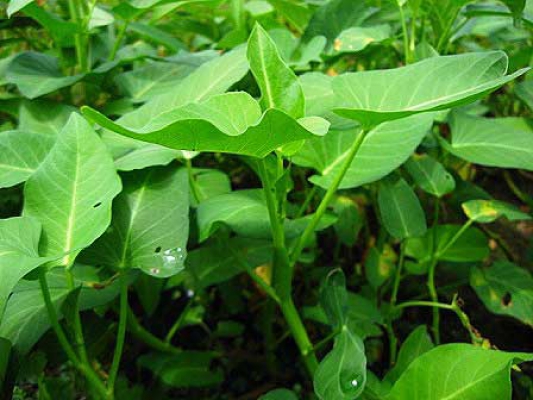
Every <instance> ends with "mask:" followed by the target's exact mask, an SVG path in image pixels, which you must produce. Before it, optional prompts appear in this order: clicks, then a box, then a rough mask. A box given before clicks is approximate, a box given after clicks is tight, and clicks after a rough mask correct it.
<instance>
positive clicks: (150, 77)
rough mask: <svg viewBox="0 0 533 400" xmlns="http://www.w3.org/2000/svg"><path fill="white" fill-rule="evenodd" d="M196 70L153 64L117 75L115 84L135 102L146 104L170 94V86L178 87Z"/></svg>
mask: <svg viewBox="0 0 533 400" xmlns="http://www.w3.org/2000/svg"><path fill="white" fill-rule="evenodd" d="M194 70H195V66H194V65H187V64H175V63H168V62H152V63H149V64H147V65H145V66H143V67H141V68H136V69H134V70H132V71H127V72H123V73H122V74H120V75H117V76H116V77H115V82H116V84H117V85H118V87H119V89H120V90H121V92H122V93H124V94H126V95H127V96H128V97H130V98H131V99H132V100H133V101H135V102H145V101H147V100H150V99H151V98H152V97H154V96H157V95H161V94H164V93H166V92H168V88H169V87H170V86H175V85H177V84H178V83H179V82H180V81H182V80H183V78H185V77H186V76H187V75H189V74H190V73H191V72H192V71H194Z"/></svg>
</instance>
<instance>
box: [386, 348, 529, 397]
mask: <svg viewBox="0 0 533 400" xmlns="http://www.w3.org/2000/svg"><path fill="white" fill-rule="evenodd" d="M515 360H518V361H530V360H533V356H532V355H530V354H526V353H505V352H503V351H494V350H485V349H482V348H480V347H474V346H472V345H469V344H447V345H443V346H438V347H436V348H434V349H433V350H430V351H428V352H427V353H425V354H423V355H421V356H420V357H418V358H417V359H416V360H415V361H414V362H413V363H412V364H411V365H410V366H409V368H407V370H406V371H405V373H404V374H403V375H402V376H401V377H400V379H399V380H398V381H397V382H396V384H395V385H394V386H393V388H392V391H391V393H390V395H389V396H388V397H387V399H390V400H404V399H424V400H445V399H446V400H465V399H501V400H510V399H511V379H510V369H511V366H512V365H513V364H514V362H515Z"/></svg>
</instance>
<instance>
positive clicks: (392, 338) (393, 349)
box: [386, 322, 398, 367]
mask: <svg viewBox="0 0 533 400" xmlns="http://www.w3.org/2000/svg"><path fill="white" fill-rule="evenodd" d="M386 330H387V336H388V337H389V365H390V366H391V367H392V366H394V364H396V356H397V353H398V338H397V337H396V335H395V334H394V328H393V326H392V322H391V323H388V324H387V325H386Z"/></svg>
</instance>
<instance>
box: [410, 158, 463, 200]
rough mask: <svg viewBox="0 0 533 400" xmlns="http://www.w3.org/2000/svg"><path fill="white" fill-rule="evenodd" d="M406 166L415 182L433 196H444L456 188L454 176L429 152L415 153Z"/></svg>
mask: <svg viewBox="0 0 533 400" xmlns="http://www.w3.org/2000/svg"><path fill="white" fill-rule="evenodd" d="M405 168H406V169H407V172H409V175H411V177H412V178H413V180H414V181H415V183H416V184H417V185H418V186H419V187H420V188H421V189H422V190H424V191H425V192H426V193H429V194H432V195H433V196H436V197H442V196H444V195H445V194H448V193H450V192H453V190H454V189H455V180H454V179H453V176H452V175H451V174H450V173H449V172H448V171H446V169H445V168H444V167H443V166H442V164H441V163H439V162H438V161H436V160H435V159H434V158H432V157H430V156H428V155H427V154H424V155H414V156H413V157H411V158H410V159H409V160H408V161H407V162H406V163H405Z"/></svg>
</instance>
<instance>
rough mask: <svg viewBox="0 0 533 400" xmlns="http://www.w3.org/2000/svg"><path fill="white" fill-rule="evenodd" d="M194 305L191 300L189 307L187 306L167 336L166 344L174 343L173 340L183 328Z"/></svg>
mask: <svg viewBox="0 0 533 400" xmlns="http://www.w3.org/2000/svg"><path fill="white" fill-rule="evenodd" d="M192 303H193V300H192V299H191V300H190V301H189V302H188V303H187V305H186V306H185V308H184V309H183V311H182V312H181V313H180V316H179V317H178V319H176V322H174V324H172V327H171V328H170V330H169V331H168V333H167V336H165V342H166V343H170V342H171V341H172V339H173V338H174V336H175V335H176V333H177V332H178V331H179V330H180V329H181V327H182V326H183V322H184V321H185V318H186V317H187V314H188V313H189V310H190V309H191V306H192Z"/></svg>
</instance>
